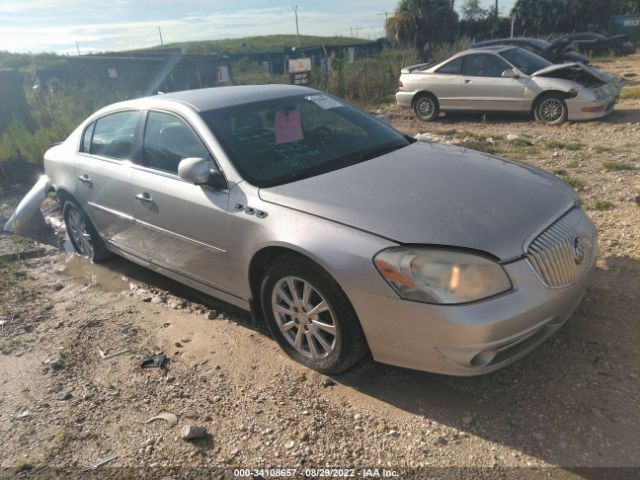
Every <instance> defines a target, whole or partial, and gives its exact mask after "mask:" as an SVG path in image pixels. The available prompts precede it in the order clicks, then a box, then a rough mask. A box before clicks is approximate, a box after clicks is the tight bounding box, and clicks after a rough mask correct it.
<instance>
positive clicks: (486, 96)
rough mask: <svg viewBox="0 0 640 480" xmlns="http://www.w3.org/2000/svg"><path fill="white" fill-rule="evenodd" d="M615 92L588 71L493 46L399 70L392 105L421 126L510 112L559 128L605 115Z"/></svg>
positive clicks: (615, 84)
mask: <svg viewBox="0 0 640 480" xmlns="http://www.w3.org/2000/svg"><path fill="white" fill-rule="evenodd" d="M620 89H621V84H620V83H619V81H618V79H616V78H614V77H612V76H611V75H608V74H605V73H603V72H601V71H599V70H597V69H595V68H593V67H590V66H587V65H583V64H581V63H564V64H560V65H554V64H552V63H551V62H549V61H548V60H545V59H544V58H542V57H539V56H538V55H536V54H534V53H532V52H529V51H527V50H524V49H522V48H515V47H508V46H496V47H483V48H476V49H473V50H467V51H464V52H460V53H458V54H456V55H454V56H453V57H451V58H449V59H447V60H445V61H443V62H438V63H433V64H422V65H415V66H413V67H407V68H404V69H403V70H402V72H401V75H400V80H399V90H398V92H397V94H396V100H397V102H398V105H400V106H403V107H411V108H413V110H414V111H415V113H416V115H417V117H418V118H420V119H422V120H425V121H432V120H435V119H437V118H438V116H439V114H440V112H483V113H488V112H511V113H521V114H527V115H531V114H533V116H534V117H535V118H536V119H537V120H539V121H541V122H544V123H547V124H550V125H559V124H561V123H564V122H565V121H566V120H589V119H594V118H600V117H604V116H605V115H608V114H609V113H611V112H612V111H613V108H614V105H615V103H616V100H617V97H618V95H619V94H620Z"/></svg>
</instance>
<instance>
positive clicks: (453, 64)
mask: <svg viewBox="0 0 640 480" xmlns="http://www.w3.org/2000/svg"><path fill="white" fill-rule="evenodd" d="M462 61H463V57H460V58H456V59H455V60H451V61H450V62H449V63H446V64H445V65H443V66H442V67H440V68H439V69H438V70H437V73H442V74H448V75H460V74H461V73H462Z"/></svg>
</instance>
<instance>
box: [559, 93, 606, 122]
mask: <svg viewBox="0 0 640 480" xmlns="http://www.w3.org/2000/svg"><path fill="white" fill-rule="evenodd" d="M616 101H617V99H616V98H614V97H611V98H607V99H604V100H601V101H593V100H582V99H580V98H579V97H576V98H572V99H570V100H567V110H568V112H567V113H568V119H569V120H572V121H580V120H594V119H596V118H602V117H606V116H607V115H609V114H610V113H611V112H613V109H614V107H615V104H616Z"/></svg>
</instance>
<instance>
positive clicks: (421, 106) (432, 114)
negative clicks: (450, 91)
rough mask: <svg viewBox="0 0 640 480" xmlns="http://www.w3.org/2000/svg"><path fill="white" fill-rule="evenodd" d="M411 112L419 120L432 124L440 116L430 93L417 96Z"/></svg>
mask: <svg viewBox="0 0 640 480" xmlns="http://www.w3.org/2000/svg"><path fill="white" fill-rule="evenodd" d="M413 111H414V112H415V113H416V116H417V117H418V118H419V119H420V120H424V121H425V122H432V121H434V120H435V119H437V118H438V116H439V115H440V105H439V104H438V100H437V99H436V97H434V96H433V95H431V94H430V93H422V94H419V95H418V97H417V98H416V99H415V100H414V102H413Z"/></svg>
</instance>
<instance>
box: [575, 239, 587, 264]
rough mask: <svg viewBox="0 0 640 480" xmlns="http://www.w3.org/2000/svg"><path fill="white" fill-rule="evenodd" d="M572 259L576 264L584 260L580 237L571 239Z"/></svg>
mask: <svg viewBox="0 0 640 480" xmlns="http://www.w3.org/2000/svg"><path fill="white" fill-rule="evenodd" d="M573 260H574V261H575V262H576V265H580V264H581V263H582V262H584V245H583V244H582V240H580V237H576V238H574V239H573Z"/></svg>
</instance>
